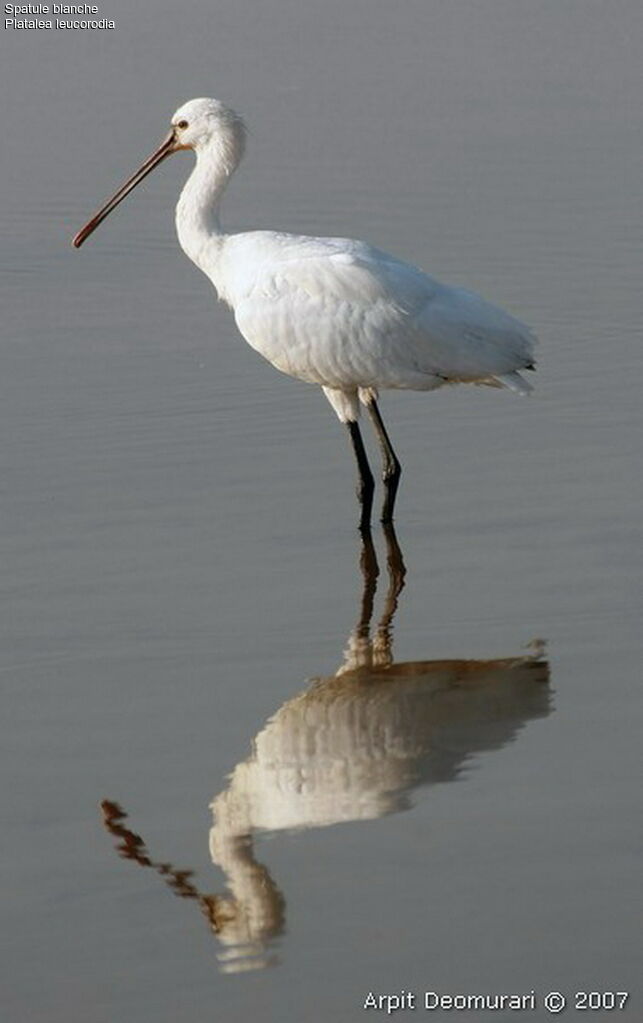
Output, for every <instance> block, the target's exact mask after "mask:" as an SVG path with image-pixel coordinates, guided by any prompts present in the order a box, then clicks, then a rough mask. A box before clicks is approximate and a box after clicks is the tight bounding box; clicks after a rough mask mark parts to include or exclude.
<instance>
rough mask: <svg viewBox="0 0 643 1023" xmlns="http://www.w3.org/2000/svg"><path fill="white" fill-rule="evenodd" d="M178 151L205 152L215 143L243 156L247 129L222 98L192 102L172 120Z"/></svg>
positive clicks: (178, 111)
mask: <svg viewBox="0 0 643 1023" xmlns="http://www.w3.org/2000/svg"><path fill="white" fill-rule="evenodd" d="M172 131H173V133H174V137H175V147H174V148H175V149H195V150H197V151H198V150H199V149H202V148H203V147H204V146H208V145H210V144H212V143H216V144H217V145H220V146H221V148H222V149H223V150H226V149H229V150H230V151H231V153H234V155H235V157H236V161H237V162H238V161H239V160H240V159H241V156H242V155H243V149H244V144H245V134H246V133H245V128H244V124H243V121H242V120H241V118H240V117H239V116H238V114H235V112H234V110H231V109H230V107H227V106H226V105H225V104H224V103H221V102H219V100H218V99H190V100H188V102H187V103H184V104H183V106H182V107H179V109H178V110H177V111H176V113H175V114H174V116H173V117H172Z"/></svg>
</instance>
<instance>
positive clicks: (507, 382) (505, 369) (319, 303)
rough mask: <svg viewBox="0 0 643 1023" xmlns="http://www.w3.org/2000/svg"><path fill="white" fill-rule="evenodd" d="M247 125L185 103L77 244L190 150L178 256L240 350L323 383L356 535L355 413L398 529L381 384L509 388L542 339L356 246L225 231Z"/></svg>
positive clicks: (365, 515) (360, 446) (365, 470)
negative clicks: (342, 427)
mask: <svg viewBox="0 0 643 1023" xmlns="http://www.w3.org/2000/svg"><path fill="white" fill-rule="evenodd" d="M245 142H246V131H245V128H244V124H243V121H242V120H241V118H240V117H239V116H238V115H237V114H235V113H234V111H233V110H231V109H230V108H229V107H227V106H225V105H224V104H223V103H220V102H219V101H218V100H215V99H192V100H189V102H187V103H185V104H184V105H183V106H181V107H179V109H178V110H177V111H176V113H175V114H174V116H173V118H172V122H171V130H170V133H169V135H168V136H167V137H166V139H165V140H164V141H163V142H162V144H161V145H160V146H159V148H158V149H157V150H156V152H155V153H153V154H152V155H151V156H150V157H149V158H148V159H147V160H146V161H145V163H144V164H143V165H142V166H141V167H140V168H139V170H137V171H136V173H135V174H134V175H133V176H132V177H131V178H130V179H129V180H128V181H126V182H125V184H124V185H122V187H121V188H120V189H119V190H118V191H117V192H116V193H115V195H113V196H112V198H111V199H109V201H108V202H107V203H105V205H104V206H103V207H102V208H101V209H100V210H99V211H98V212H97V213H96V214H94V216H93V217H92V218H91V220H90V221H88V223H87V224H86V225H85V226H84V227H83V228H82V229H81V230H80V231H79V232H78V234H77V235H76V237H75V238H74V240H73V244H74V245H75V246H76V247H77V248H78V247H79V246H80V245H82V243H83V242H84V241H85V239H86V238H87V237H88V236H89V235H90V234H91V233H92V231H93V230H94V229H95V228H96V227H97V226H98V225H99V224H100V223H101V221H102V220H104V218H105V217H106V216H107V215H108V214H109V213H111V211H112V210H113V209H115V207H116V206H118V204H119V203H120V202H121V200H122V199H124V198H125V196H126V195H127V194H128V193H129V192H131V190H132V189H133V188H134V187H135V186H136V185H137V184H138V183H139V182H140V181H142V180H143V179H144V178H145V177H147V175H148V174H149V173H150V172H151V171H152V170H153V169H154V168H155V167H156V166H157V165H158V164H159V163H161V161H162V160H164V159H165V158H166V157H168V156H170V154H171V153H175V152H177V151H178V150H180V149H193V150H194V152H195V153H196V166H195V168H194V170H193V171H192V174H191V175H190V177H189V178H188V181H187V183H186V184H185V187H184V188H183V191H182V192H181V196H180V198H179V202H178V205H177V208H176V227H177V232H178V237H179V242H180V244H181V247H182V248H183V251H184V252H185V253H186V255H187V256H189V257H190V259H191V260H192V261H193V262H194V263H196V265H197V266H198V267H199V268H200V269H201V270H203V272H204V273H205V274H206V275H207V276H208V277H209V278H210V280H211V281H212V283H213V284H214V287H215V288H216V290H217V292H218V294H219V297H220V298H221V299H223V300H224V301H225V302H227V303H228V305H229V306H231V308H232V309H233V310H234V315H235V319H236V323H237V326H238V328H239V330H240V331H241V333H242V335H243V336H244V338H245V339H246V341H247V342H248V343H249V344H250V345H251V346H252V347H253V348H254V349H256V350H257V351H258V352H259V353H260V354H261V355H263V356H264V358H266V359H267V360H268V361H269V362H271V363H272V364H273V366H276V367H277V369H280V370H281V371H282V372H283V373H288V374H289V375H290V376H293V377H297V378H298V379H299V380H305V381H307V382H308V383H313V384H319V385H320V386H321V388H322V390H323V392H324V394H325V395H326V397H327V398H328V400H329V402H330V404H331V405H332V407H333V409H334V410H335V412H336V414H337V416H338V417H339V420H340V421H341V422H342V423H345V424H346V426H347V427H348V431H349V433H350V437H351V441H352V445H353V450H354V452H355V457H356V459H357V467H358V472H359V484H358V497H359V500H360V503H361V520H360V526H361V528H362V529H366V528H368V525H369V523H370V517H371V507H372V503H373V490H374V482H373V475H372V473H371V470H370V467H369V464H368V459H367V456H366V451H365V448H364V443H363V440H362V436H361V433H360V429H359V424H358V420H359V415H360V404H361V405H364V406H365V407H366V409H367V411H368V413H369V415H370V418H371V420H372V422H373V426H374V428H375V432H376V435H377V439H378V441H379V445H380V447H381V451H382V459H383V474H382V478H383V482H384V489H385V497H384V503H383V507H382V521H383V522H385V523H388V522H391V521H392V518H393V508H394V504H395V496H396V493H397V488H398V484H399V479H400V473H401V467H400V463H399V461H398V458H397V456H396V454H395V452H394V450H393V447H392V445H391V442H390V440H389V437H388V434H387V432H386V429H385V427H384V423H383V421H382V417H381V415H380V412H379V408H378V406H377V400H376V399H377V397H378V392H379V391H380V390H382V389H386V388H401V389H410V390H418V391H432V390H435V389H436V388H437V387H442V386H443V385H444V384H454V383H475V384H490V385H492V386H504V387H509V388H511V390H513V391H516V392H517V393H518V394H527V393H528V392H529V391H530V390H531V386H530V385H529V384H528V383H527V382H526V380H524V379H523V377H522V376H521V375H520V373H519V372H518V371H519V370H521V369H533V368H534V364H533V346H534V343H535V337H534V335H533V334H532V333H531V331H530V330H529V328H528V327H526V326H525V325H524V324H522V323H520V322H519V321H518V320H516V319H514V318H513V317H512V316H510V315H509V314H508V313H506V312H504V311H503V310H502V309H499V308H498V307H496V306H493V305H491V304H490V303H488V302H486V301H485V300H484V299H483V298H481V297H480V296H479V295H476V294H474V293H473V292H470V291H465V290H464V289H463V288H454V287H450V286H448V285H445V284H441V283H440V282H439V281H437V280H435V279H434V278H432V277H429V276H427V275H426V274H425V273H423V272H422V271H421V270H419V269H418V268H417V267H415V266H411V265H410V264H408V263H403V262H401V261H400V260H398V259H396V258H395V257H393V256H389V255H388V254H387V253H385V252H382V251H380V250H379V249H375V248H373V247H372V246H371V245H368V244H366V243H365V242H361V241H354V240H352V239H348V238H315V237H306V236H303V235H294V234H285V233H282V232H280V231H243V232H241V233H238V234H226V233H225V232H224V231H223V230H222V229H221V226H220V222H219V204H220V201H221V197H222V195H223V192H224V190H225V187H226V185H227V183H228V180H229V179H230V176H231V175H232V173H233V172H234V170H235V169H236V168H237V166H238V164H239V162H240V160H241V158H242V156H243V152H244V149H245Z"/></svg>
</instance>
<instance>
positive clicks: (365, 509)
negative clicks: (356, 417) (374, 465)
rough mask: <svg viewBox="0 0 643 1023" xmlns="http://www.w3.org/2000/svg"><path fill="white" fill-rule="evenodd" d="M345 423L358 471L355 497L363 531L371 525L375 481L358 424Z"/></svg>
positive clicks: (360, 526)
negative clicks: (359, 508)
mask: <svg viewBox="0 0 643 1023" xmlns="http://www.w3.org/2000/svg"><path fill="white" fill-rule="evenodd" d="M346 425H347V426H348V432H349V433H350V438H351V442H352V444H353V451H354V452H355V458H356V460H357V468H358V471H359V481H358V484H357V498H358V500H359V503H360V504H361V506H362V514H361V516H360V520H359V528H360V529H361V530H362V532H363V531H365V530H368V529H370V525H371V509H372V507H373V491H374V489H375V482H374V480H373V473H372V472H371V467H370V465H369V464H368V458H367V457H366V449H365V448H364V441H363V440H362V434H361V433H360V429H359V426H358V424H357V423H356V422H355V423H347V424H346Z"/></svg>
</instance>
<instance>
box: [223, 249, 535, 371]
mask: <svg viewBox="0 0 643 1023" xmlns="http://www.w3.org/2000/svg"><path fill="white" fill-rule="evenodd" d="M285 238H286V241H284V242H283V243H281V245H280V246H279V249H278V258H275V252H274V249H273V251H272V252H271V253H266V254H265V257H264V258H263V259H259V260H258V261H256V262H255V264H254V265H252V262H251V261H249V262H248V263H247V264H246V271H245V279H244V282H243V287H242V288H241V289H240V292H239V293H238V294H237V295H236V296H235V300H234V302H233V305H234V308H235V315H236V319H237V323H238V325H239V328H240V330H241V332H242V334H243V335H244V336H245V337H246V339H247V340H248V341H249V343H250V344H251V345H252V346H253V347H255V348H256V349H257V350H258V351H260V352H261V353H262V354H263V355H264V356H265V357H266V358H268V359H269V360H270V361H271V362H272V363H273V364H274V365H276V366H277V367H278V368H280V369H283V370H284V371H285V372H287V373H291V374H292V375H293V376H299V377H301V378H302V379H305V380H311V381H314V382H316V383H321V384H324V385H325V386H329V387H339V388H347V387H348V388H352V387H368V386H373V387H377V386H380V387H419V388H421V387H423V386H426V387H430V386H434V385H435V381H436V380H439V379H444V378H446V379H452V380H458V379H460V380H466V379H469V380H475V379H482V378H484V377H487V376H490V375H493V374H495V373H510V372H512V371H514V370H516V369H519V368H520V367H523V366H525V365H527V364H529V363H530V362H531V358H532V355H531V345H532V343H533V339H531V337H530V334H529V331H528V330H527V328H525V327H524V326H523V325H522V324H520V323H518V321H516V320H514V319H513V318H512V317H510V316H508V314H506V313H504V312H503V311H502V310H500V309H496V308H495V307H494V306H491V305H489V303H487V302H485V301H484V300H483V299H482V298H480V297H479V296H477V295H474V294H472V293H470V292H466V291H462V290H460V289H454V288H449V287H447V286H445V285H442V284H440V283H439V282H438V281H436V280H434V279H433V278H431V277H428V276H427V275H426V274H424V273H423V272H422V271H421V270H419V269H417V268H416V267H414V266H411V265H409V264H407V263H402V262H400V261H399V260H396V259H394V258H393V257H392V256H389V255H387V254H386V253H384V252H380V251H379V250H377V249H373V248H371V247H370V246H368V245H366V244H364V243H360V242H352V241H349V240H346V239H332V238H331V239H292V240H291V239H290V236H285ZM255 251H256V246H255Z"/></svg>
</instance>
